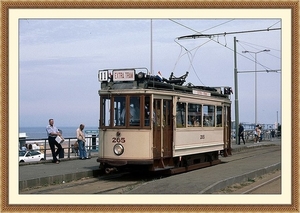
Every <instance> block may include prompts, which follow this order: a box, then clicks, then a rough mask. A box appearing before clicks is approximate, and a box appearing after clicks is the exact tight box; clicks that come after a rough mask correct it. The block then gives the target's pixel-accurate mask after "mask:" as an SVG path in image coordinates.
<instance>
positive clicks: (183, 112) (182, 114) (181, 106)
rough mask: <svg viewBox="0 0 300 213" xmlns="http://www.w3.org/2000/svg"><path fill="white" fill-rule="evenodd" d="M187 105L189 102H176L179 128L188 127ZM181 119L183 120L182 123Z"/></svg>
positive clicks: (177, 125)
mask: <svg viewBox="0 0 300 213" xmlns="http://www.w3.org/2000/svg"><path fill="white" fill-rule="evenodd" d="M186 105H187V104H186V103H185V102H177V103H176V127H177V128H185V127H186ZM180 109H181V110H180ZM179 121H181V123H180V122H179Z"/></svg>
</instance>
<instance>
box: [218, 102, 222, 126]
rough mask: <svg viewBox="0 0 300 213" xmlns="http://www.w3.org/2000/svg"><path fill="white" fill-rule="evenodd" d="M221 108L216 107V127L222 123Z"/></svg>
mask: <svg viewBox="0 0 300 213" xmlns="http://www.w3.org/2000/svg"><path fill="white" fill-rule="evenodd" d="M222 109H223V107H222V106H217V127H221V126H222V124H223V122H222Z"/></svg>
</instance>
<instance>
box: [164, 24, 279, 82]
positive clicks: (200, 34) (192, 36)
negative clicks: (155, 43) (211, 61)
mask: <svg viewBox="0 0 300 213" xmlns="http://www.w3.org/2000/svg"><path fill="white" fill-rule="evenodd" d="M169 20H171V21H173V22H174V23H177V24H179V25H181V26H183V27H185V28H187V29H190V30H192V31H194V32H196V33H198V34H194V35H188V36H181V37H177V38H175V40H174V41H175V42H176V43H177V44H178V45H179V46H180V47H181V53H182V49H185V51H187V52H186V53H185V54H187V55H188V58H189V61H190V63H191V64H190V67H189V69H190V68H191V67H192V68H193V71H194V72H195V74H196V76H197V78H198V80H199V81H200V82H201V83H202V84H203V82H202V81H201V80H200V78H199V76H198V75H197V73H196V71H195V68H194V66H193V65H192V61H193V58H194V57H195V54H196V52H197V51H195V54H194V56H193V57H192V60H191V58H190V56H189V54H188V53H190V54H191V50H187V49H186V48H185V47H184V46H183V45H181V44H180V43H179V42H177V41H176V39H177V40H180V39H188V38H194V39H195V38H197V37H207V38H209V40H208V41H214V42H216V43H217V44H219V45H221V46H223V47H225V48H227V49H229V50H231V51H234V50H233V49H232V48H229V47H227V40H226V35H229V34H239V33H253V32H262V31H272V30H280V29H281V28H272V29H271V27H273V26H274V25H276V24H277V23H279V22H280V21H278V22H276V23H275V24H273V25H271V26H270V27H268V28H266V29H257V30H246V31H235V32H224V33H215V34H202V32H205V31H207V30H209V29H213V28H215V27H218V26H221V25H223V24H226V23H228V22H231V21H233V20H235V19H231V20H229V21H226V22H224V23H221V24H219V25H216V26H214V27H211V28H209V29H206V30H204V31H201V32H198V31H196V30H194V29H192V28H190V27H187V26H185V25H183V24H181V23H179V22H176V21H174V20H172V19H169ZM221 35H223V36H224V40H225V45H223V44H221V43H220V42H219V36H221ZM215 37H217V41H216V40H215ZM206 43H208V42H205V43H204V44H206ZM204 44H202V45H200V46H199V47H197V50H198V49H199V48H200V47H201V46H203V45H204ZM258 46H259V45H258ZM194 49H195V48H194ZM192 50H193V49H192ZM181 53H180V54H181ZM185 54H183V55H185ZM237 54H238V55H240V56H242V57H245V58H247V59H249V60H251V61H253V60H252V59H251V58H249V57H247V56H245V55H244V54H240V53H237ZM183 55H182V56H183ZM182 56H180V55H179V57H178V59H177V60H179V59H180V58H181V57H182ZM274 57H276V56H274ZM177 63H178V61H177V62H176V63H175V66H174V69H173V70H175V67H176V65H177ZM256 63H258V64H259V65H261V66H262V67H264V68H265V69H266V71H268V70H271V69H270V68H268V67H267V66H264V65H263V64H261V63H259V62H257V61H256ZM203 85H204V84H203Z"/></svg>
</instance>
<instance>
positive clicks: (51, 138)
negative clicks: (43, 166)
mask: <svg viewBox="0 0 300 213" xmlns="http://www.w3.org/2000/svg"><path fill="white" fill-rule="evenodd" d="M46 131H47V135H48V142H49V146H50V149H51V153H52V157H53V160H52V162H53V163H57V164H58V163H59V162H60V160H58V159H57V155H58V154H59V153H60V152H61V150H62V147H61V145H60V144H59V143H58V142H57V141H56V140H55V138H56V137H57V136H61V133H60V132H59V131H58V129H57V128H56V127H55V126H54V120H53V119H52V118H51V119H49V125H48V126H47V127H46ZM55 146H56V147H57V150H56V151H55Z"/></svg>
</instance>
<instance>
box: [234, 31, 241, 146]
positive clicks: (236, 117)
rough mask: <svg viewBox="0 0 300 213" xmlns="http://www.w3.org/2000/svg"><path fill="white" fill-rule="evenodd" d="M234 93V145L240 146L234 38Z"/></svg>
mask: <svg viewBox="0 0 300 213" xmlns="http://www.w3.org/2000/svg"><path fill="white" fill-rule="evenodd" d="M233 43H234V51H233V52H234V91H235V95H234V97H235V99H234V103H235V105H234V106H235V143H236V144H240V137H239V96H238V94H239V93H238V79H237V77H238V75H237V60H236V38H235V37H234V42H233Z"/></svg>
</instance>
